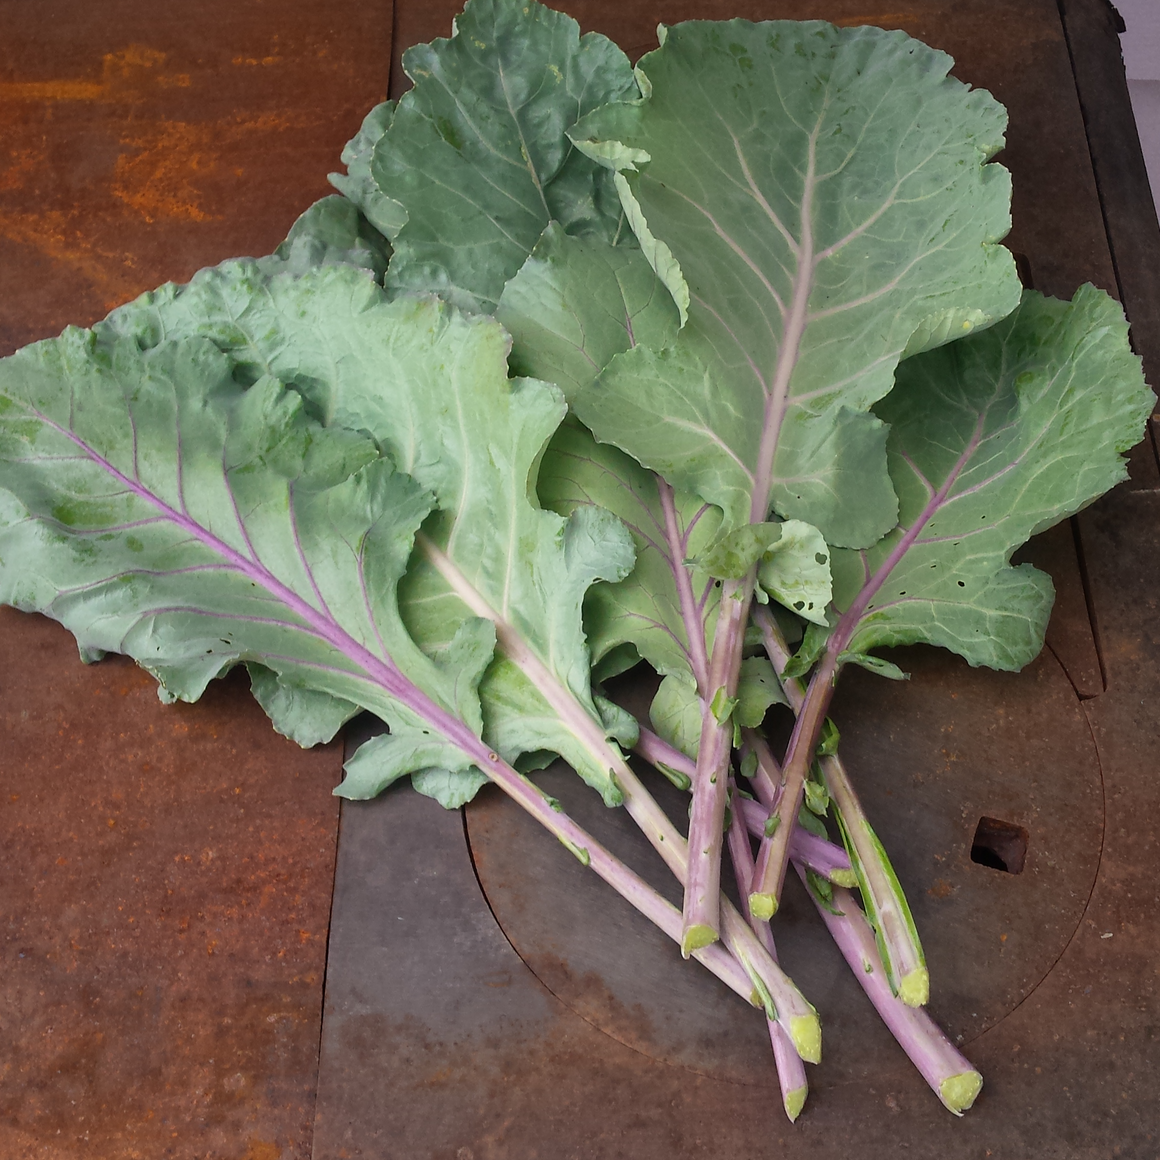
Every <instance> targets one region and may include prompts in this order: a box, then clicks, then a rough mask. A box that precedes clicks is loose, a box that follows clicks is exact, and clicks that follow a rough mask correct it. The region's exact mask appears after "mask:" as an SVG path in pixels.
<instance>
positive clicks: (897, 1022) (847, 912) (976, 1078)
mask: <svg viewBox="0 0 1160 1160" xmlns="http://www.w3.org/2000/svg"><path fill="white" fill-rule="evenodd" d="M797 869H798V874H799V875H800V877H801V878H802V881H803V883H805V882H806V878H805V873H804V871H803V870H802V868H801V867H800V866H799V867H798V868H797ZM806 890H807V891H808V892H809V895H810V897H811V898H812V899H813V900H814V905H815V906H816V907H817V908H818V913H819V914H820V915H821V916H822V920H823V921H824V922H825V924H826V928H827V929H828V930H829V932H830V935H831V936H832V937H833V939H834V942H836V943H837V944H838V948H839V949H840V950H841V952H842V956H843V957H844V958H845V960H846V962H847V963H848V964H849V966H850V970H851V971H853V972H854V977H855V978H856V979H857V980H858V982H859V983H860V984H861V985H862V990H863V991H865V992H866V995H867V997H868V998H869V999H870V1002H871V1003H873V1004H874V1008H875V1010H876V1011H877V1012H878V1014H879V1015H880V1016H881V1018H882V1021H883V1023H885V1024H886V1026H887V1027H888V1028H889V1029H890V1033H891V1034H892V1035H893V1036H894V1038H895V1039H897V1040H898V1042H899V1044H900V1045H901V1047H902V1049H903V1051H905V1052H906V1054H907V1055H908V1056H909V1057H910V1061H911V1063H913V1064H914V1066H915V1067H916V1068H918V1070H919V1073H920V1074H921V1075H922V1078H923V1079H924V1080H926V1082H927V1083H928V1084H929V1085H930V1086H931V1088H932V1089H933V1091H934V1093H935V1095H937V1096H938V1098H939V1099H940V1100H941V1101H942V1103H943V1106H944V1107H946V1108H947V1109H948V1110H950V1111H952V1112H954V1114H955V1115H956V1116H961V1115H962V1114H963V1112H965V1111H966V1110H967V1108H969V1107H970V1106H971V1104H973V1103H974V1102H975V1097H976V1096H977V1095H978V1094H979V1091H980V1089H981V1088H982V1086H983V1077H982V1076H981V1075H980V1074H979V1073H978V1072H977V1071H976V1070H975V1068H974V1067H973V1066H972V1065H971V1062H970V1060H968V1059H967V1058H966V1056H964V1055H963V1054H962V1052H960V1051H959V1050H958V1048H956V1047H955V1045H954V1044H953V1043H951V1041H950V1040H949V1039H948V1038H947V1037H946V1035H945V1034H944V1033H943V1032H942V1030H941V1029H940V1028H939V1026H938V1024H936V1023H935V1021H934V1020H933V1019H932V1018H931V1017H930V1016H929V1015H928V1014H927V1013H926V1012H925V1011H923V1010H922V1009H916V1008H914V1007H908V1006H907V1005H906V1004H905V1003H903V1002H902V1001H901V1000H900V999H897V998H895V996H894V995H893V994H892V993H891V990H890V985H889V984H888V983H887V981H886V972H885V969H884V968H883V966H882V960H881V959H880V958H879V956H878V946H877V944H876V942H875V940H874V932H873V931H872V930H871V929H870V924H869V923H868V922H867V921H866V918H865V916H864V915H863V914H862V912H861V910H859V909H858V904H857V903H856V902H855V901H854V899H853V896H852V895H851V894H850V893H849V892H848V891H846V890H841V889H838V890H835V891H834V898H833V909H834V910H837V911H840V912H841V913H840V914H834V913H832V912H831V911H830V910H829V909H827V908H826V907H825V906H823V905H822V904H821V901H820V900H819V899H818V898H817V897H816V896H815V895H814V892H813V891H812V890H810V888H809V884H808V883H806Z"/></svg>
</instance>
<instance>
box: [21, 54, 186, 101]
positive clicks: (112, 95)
mask: <svg viewBox="0 0 1160 1160" xmlns="http://www.w3.org/2000/svg"><path fill="white" fill-rule="evenodd" d="M166 56H167V54H166V53H164V52H158V51H157V50H156V49H153V48H148V47H146V46H145V45H140V44H131V45H129V47H128V48H123V49H121V50H120V51H118V52H107V53H105V55H104V56H103V57H102V58H101V79H100V80H99V81H89V80H81V79H69V80H53V81H5V82H2V83H0V102H5V101H6V102H17V101H32V102H37V103H43V102H47V101H84V102H106V101H139V100H141V99H143V97H144V95H145V90H147V89H149V88H153V87H156V88H162V89H171V88H179V89H184V88H188V87H189V85H190V77H189V74H188V73H166V72H163V71H161V66H162V65H163V64H164V63H165V60H166Z"/></svg>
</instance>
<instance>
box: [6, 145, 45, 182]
mask: <svg viewBox="0 0 1160 1160" xmlns="http://www.w3.org/2000/svg"><path fill="white" fill-rule="evenodd" d="M47 155H48V150H47V149H46V148H45V147H44V146H43V145H42V146H41V147H40V148H39V149H14V150H13V151H12V152H11V153H10V154H9V157H10V158H11V161H10V164H9V165H8V167H7V168H6V169H2V170H0V192H4V193H7V192H9V191H11V190H17V189H22V188H23V187H24V184H25V182H26V181H27V180H28V178H29V177H30V176H31V175H32V174H34V173H35V172H36V171H37V169H38V168H39V167H40V166H41V165H43V163H44V159H45V157H46V156H47Z"/></svg>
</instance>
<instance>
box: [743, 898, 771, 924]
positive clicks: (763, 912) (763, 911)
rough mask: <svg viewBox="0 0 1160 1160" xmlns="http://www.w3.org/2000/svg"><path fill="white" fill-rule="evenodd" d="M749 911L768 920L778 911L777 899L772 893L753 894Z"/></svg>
mask: <svg viewBox="0 0 1160 1160" xmlns="http://www.w3.org/2000/svg"><path fill="white" fill-rule="evenodd" d="M749 913H750V914H752V915H753V917H754V918H763V919H765V921H766V922H768V921H769V920H770V919H771V918H772V917H773V916H774V915H775V914H776V913H777V899H776V898H775V897H774V896H773V895H772V894H751V895H750V896H749Z"/></svg>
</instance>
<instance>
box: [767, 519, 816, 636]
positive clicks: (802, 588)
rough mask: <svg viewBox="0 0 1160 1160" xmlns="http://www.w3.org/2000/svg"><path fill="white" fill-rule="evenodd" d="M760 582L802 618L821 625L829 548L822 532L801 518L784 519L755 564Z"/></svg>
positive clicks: (771, 594)
mask: <svg viewBox="0 0 1160 1160" xmlns="http://www.w3.org/2000/svg"><path fill="white" fill-rule="evenodd" d="M757 579H758V582H759V583H760V584H761V586H762V587H763V588H764V589H765V590H766V592H768V593H769V594H770V596H772V597H773V598H774V599H775V600H777V601H778V602H779V603H781V604H783V605H785V607H786V608H792V609H793V611H794V612H796V613H797V614H798V616H800V617H802V619H803V620H809V621H812V622H813V623H814V624H821V625H824V624H826V623H827V620H826V608H827V607H828V606H829V603H830V597H831V594H832V593H831V587H832V585H831V577H830V548H829V545H827V543H826V541H825V540H824V539H823V538H822V533H821V532H819V531H818V529H817V528H815V527H814V526H813V525H812V524H807V523H803V522H802V521H801V520H786V521H785V523H783V524H782V525H781V536H780V537H779V538H778V540H777V541H776V542H775V543H773V544H771V545H770V546H769V548H768V550H767V551H766V552H765V553H764V554H763V555H762V557H761V562H760V563H759V564H758V567H757Z"/></svg>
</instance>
